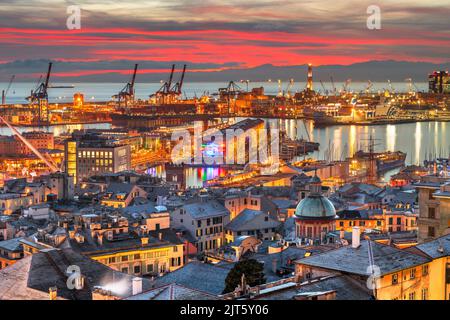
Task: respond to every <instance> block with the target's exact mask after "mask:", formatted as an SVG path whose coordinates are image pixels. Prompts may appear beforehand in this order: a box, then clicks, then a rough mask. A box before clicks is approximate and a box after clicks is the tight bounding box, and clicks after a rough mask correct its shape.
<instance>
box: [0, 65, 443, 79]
mask: <svg viewBox="0 0 450 320" xmlns="http://www.w3.org/2000/svg"><path fill="white" fill-rule="evenodd" d="M134 63H139V65H140V67H139V68H140V69H141V70H153V71H151V72H150V71H147V73H139V74H138V78H137V81H139V82H157V81H160V80H161V79H166V78H167V76H168V69H170V66H171V63H165V62H153V61H127V60H117V61H99V62H55V64H54V68H53V72H54V75H53V76H52V80H53V82H123V83H125V82H126V81H128V78H129V75H128V72H129V71H130V72H131V69H132V67H133V65H134ZM174 63H176V64H177V68H181V67H182V65H183V64H184V63H185V62H183V61H178V62H174ZM47 64H48V61H47V60H24V61H22V60H21V61H14V62H9V63H2V64H0V81H1V82H7V81H9V79H10V77H11V75H13V74H15V75H16V79H17V80H16V81H27V82H35V81H37V79H38V78H39V75H40V74H45V72H46V70H47ZM186 64H187V65H188V69H187V74H186V81H190V82H201V81H211V82H212V81H220V82H223V81H230V80H241V79H243V80H251V81H265V80H267V79H272V80H273V81H276V80H277V79H283V80H287V79H290V78H293V79H294V80H296V81H305V80H306V69H307V65H306V64H303V65H297V66H282V67H280V66H273V65H270V64H266V65H261V66H258V67H254V68H240V67H238V66H237V65H232V64H228V65H218V64H198V63H189V62H186ZM211 69H213V70H214V69H221V71H210V70H211ZM449 69H450V63H445V64H433V63H428V62H406V61H394V60H389V61H368V62H362V63H355V64H351V65H345V66H344V65H322V66H317V67H314V79H315V80H322V81H329V80H330V77H331V76H332V77H333V78H334V80H335V81H345V80H346V79H349V78H350V79H352V80H353V81H367V80H371V81H374V82H375V81H381V82H384V81H387V79H390V80H391V81H399V82H402V81H404V80H405V79H406V78H412V79H413V80H414V81H415V82H425V81H427V75H428V74H429V73H430V72H432V71H434V70H449ZM92 70H97V71H98V72H99V73H98V74H89V73H90V72H91V71H92ZM108 70H109V72H108ZM116 70H123V72H125V73H123V72H122V73H120V72H117V71H116ZM158 70H161V72H159V71H158ZM192 70H195V72H190V71H192Z"/></svg>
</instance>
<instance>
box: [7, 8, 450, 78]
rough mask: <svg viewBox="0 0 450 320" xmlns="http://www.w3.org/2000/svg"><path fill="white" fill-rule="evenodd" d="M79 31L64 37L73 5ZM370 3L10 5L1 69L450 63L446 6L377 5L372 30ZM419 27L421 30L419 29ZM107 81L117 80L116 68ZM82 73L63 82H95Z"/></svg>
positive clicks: (211, 69)
mask: <svg viewBox="0 0 450 320" xmlns="http://www.w3.org/2000/svg"><path fill="white" fill-rule="evenodd" d="M69 5H79V6H80V8H81V29H80V30H67V28H66V20H67V18H68V16H69V15H68V14H67V13H66V9H67V6H69ZM369 5H372V3H371V1H346V2H345V3H339V4H338V3H334V2H332V1H321V2H320V3H318V2H317V1H307V2H294V1H290V2H288V3H284V4H283V5H282V6H281V5H278V4H277V2H276V1H252V2H251V3H246V4H242V3H240V2H239V1H228V2H227V3H225V4H224V3H223V2H219V1H206V2H205V1H170V2H162V1H135V2H133V4H130V3H122V4H118V3H116V2H114V1H96V2H91V1H81V2H73V3H66V2H64V1H48V0H42V1H39V2H37V3H36V2H35V1H27V0H24V1H11V0H9V1H6V2H4V3H3V6H2V8H1V9H0V18H1V23H0V35H1V40H0V44H1V45H2V49H3V50H2V52H1V53H0V63H7V62H11V61H16V60H36V59H49V60H54V61H60V62H84V63H89V62H92V64H94V63H95V62H98V61H109V62H117V61H121V60H126V61H127V60H128V61H148V62H154V63H153V65H154V66H153V67H149V68H147V69H145V70H141V73H147V74H151V73H155V72H159V69H160V68H158V67H156V66H155V65H158V64H164V63H165V64H168V63H171V62H172V61H173V62H176V61H183V62H186V63H190V64H192V65H199V66H200V69H203V70H206V71H207V72H215V71H221V70H227V69H230V68H253V67H257V66H260V65H265V64H272V65H275V66H289V65H301V64H306V63H313V64H314V65H336V64H337V65H350V64H353V63H359V62H365V61H372V60H392V59H394V60H401V61H409V62H432V63H438V64H444V63H448V62H449V58H448V49H449V47H450V36H449V34H448V32H447V31H446V30H448V29H449V25H450V23H449V21H448V15H449V14H450V6H449V4H448V3H446V1H435V2H433V4H428V3H424V2H423V1H412V2H411V1H409V2H407V4H406V2H405V3H399V2H398V1H395V2H394V1H381V2H379V3H377V4H376V5H378V6H379V7H380V10H381V29H380V30H369V29H368V28H367V26H366V20H367V18H368V17H369V14H367V12H366V10H367V8H368V6H369ZM418 21H420V23H418ZM102 72H103V73H106V72H111V73H118V72H119V71H118V70H116V69H114V68H111V69H109V70H108V69H106V70H103V71H102ZM98 73H99V71H98V70H95V68H89V67H86V68H85V69H76V68H74V69H73V70H70V71H67V73H66V75H68V74H70V75H72V76H74V77H75V76H77V75H91V74H94V75H95V74H98Z"/></svg>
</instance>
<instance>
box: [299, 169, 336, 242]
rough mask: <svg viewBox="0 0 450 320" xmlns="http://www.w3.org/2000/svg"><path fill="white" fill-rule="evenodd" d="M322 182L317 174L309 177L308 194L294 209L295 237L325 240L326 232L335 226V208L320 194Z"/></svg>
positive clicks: (318, 240)
mask: <svg viewBox="0 0 450 320" xmlns="http://www.w3.org/2000/svg"><path fill="white" fill-rule="evenodd" d="M321 189H322V182H321V180H320V179H319V177H318V176H317V175H315V176H314V177H313V178H311V182H310V190H311V191H310V194H309V195H308V196H307V197H306V198H304V199H303V200H301V201H300V202H299V204H298V205H297V208H296V209H295V222H296V227H295V234H296V237H297V238H301V239H306V240H310V241H313V242H319V243H321V242H323V241H325V236H326V234H327V233H328V232H331V231H334V230H335V228H336V222H335V219H336V209H335V208H334V205H333V203H331V201H330V200H328V199H327V198H326V197H325V196H323V195H322V194H321Z"/></svg>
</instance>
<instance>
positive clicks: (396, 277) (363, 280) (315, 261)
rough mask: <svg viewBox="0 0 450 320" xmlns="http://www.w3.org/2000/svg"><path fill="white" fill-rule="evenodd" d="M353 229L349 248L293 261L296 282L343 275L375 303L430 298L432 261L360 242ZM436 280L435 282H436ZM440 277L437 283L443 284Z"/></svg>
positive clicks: (356, 230) (398, 250)
mask: <svg viewBox="0 0 450 320" xmlns="http://www.w3.org/2000/svg"><path fill="white" fill-rule="evenodd" d="M359 239H360V233H359V228H358V227H355V228H354V234H353V241H352V245H351V246H344V247H341V248H338V249H335V250H332V251H328V252H325V253H322V254H318V255H312V256H311V257H307V258H304V259H300V260H297V261H296V268H295V275H296V277H297V281H299V282H302V281H308V280H314V279H320V278H323V277H328V276H337V275H345V276H347V277H349V278H351V279H352V281H354V282H355V283H359V285H360V286H361V287H365V288H367V292H369V293H371V295H372V296H373V297H374V298H375V299H378V300H428V299H430V298H431V290H430V289H431V287H430V286H431V283H432V282H433V281H434V280H433V279H432V278H431V276H430V263H431V261H432V259H431V258H429V257H427V256H425V255H423V254H421V253H413V252H411V251H406V250H400V249H397V248H395V247H391V246H388V245H384V244H380V243H377V242H374V241H370V240H364V241H361V242H360V240H359ZM436 280H437V279H436ZM443 280H444V277H443V275H441V277H440V279H439V281H443Z"/></svg>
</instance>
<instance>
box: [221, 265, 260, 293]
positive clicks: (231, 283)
mask: <svg viewBox="0 0 450 320" xmlns="http://www.w3.org/2000/svg"><path fill="white" fill-rule="evenodd" d="M242 274H245V279H246V282H247V284H248V285H249V286H250V287H253V286H256V285H259V284H263V283H265V282H266V279H265V278H264V265H263V264H262V263H260V262H258V261H256V260H255V259H248V260H242V261H239V262H238V263H236V264H235V266H234V267H233V269H231V270H230V272H229V273H228V275H227V278H226V279H225V289H224V290H223V293H228V292H232V291H234V289H236V287H237V286H238V285H239V284H240V283H241V277H242Z"/></svg>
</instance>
